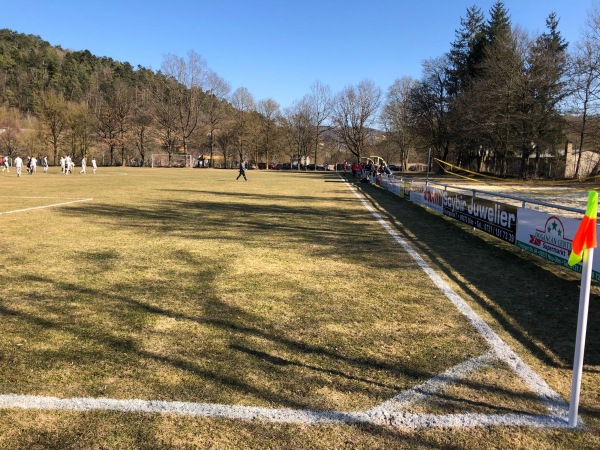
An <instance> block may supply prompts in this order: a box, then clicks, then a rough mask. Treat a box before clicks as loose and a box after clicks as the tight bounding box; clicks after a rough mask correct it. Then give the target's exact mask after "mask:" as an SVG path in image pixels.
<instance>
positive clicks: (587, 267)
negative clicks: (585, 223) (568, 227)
mask: <svg viewBox="0 0 600 450" xmlns="http://www.w3.org/2000/svg"><path fill="white" fill-rule="evenodd" d="M593 260H594V249H593V248H589V249H587V250H586V251H584V253H583V269H582V271H581V289H580V291H579V314H578V316H577V339H576V341H575V358H574V360H573V382H572V384H571V399H570V402H569V426H570V427H576V426H577V412H578V410H579V393H580V391H581V375H582V372H583V353H584V349H585V335H586V332H587V317H588V309H589V304H590V285H591V280H592V263H593Z"/></svg>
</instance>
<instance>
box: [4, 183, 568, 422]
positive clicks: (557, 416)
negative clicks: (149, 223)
mask: <svg viewBox="0 0 600 450" xmlns="http://www.w3.org/2000/svg"><path fill="white" fill-rule="evenodd" d="M354 194H355V195H356V196H357V198H358V199H359V200H360V201H361V202H362V204H363V205H364V206H365V207H366V208H367V209H368V210H369V211H370V212H371V214H373V215H374V217H375V218H376V219H377V221H378V222H379V223H380V224H381V225H382V226H383V227H384V228H385V229H386V230H387V231H388V233H390V235H391V236H392V237H393V238H394V239H395V240H396V242H398V243H399V244H400V245H402V247H403V248H404V249H405V250H406V251H407V252H408V253H409V254H410V255H411V257H413V259H414V260H415V261H416V262H417V264H418V265H419V267H421V269H422V270H424V271H425V272H426V273H427V274H428V276H429V277H430V278H431V279H432V281H433V282H434V284H435V285H436V286H437V287H438V288H439V289H440V290H441V291H442V292H443V293H444V294H445V295H446V297H448V298H449V299H450V300H451V301H452V302H453V303H454V304H455V305H456V307H457V308H458V309H459V310H460V311H461V312H462V313H463V314H464V315H465V316H467V318H468V319H469V321H470V322H471V323H472V324H473V325H474V326H475V328H476V329H477V330H478V331H479V332H480V333H481V334H482V336H483V337H484V338H485V339H486V340H487V342H488V343H489V344H490V345H491V346H492V350H491V351H490V352H488V353H486V354H485V355H482V356H480V357H477V358H473V359H470V360H468V361H465V362H464V363H461V364H458V365H456V366H454V367H452V368H450V369H448V370H447V371H445V372H444V373H442V374H440V375H438V376H436V377H434V378H432V379H431V380H429V381H427V382H425V383H423V384H422V385H420V386H418V387H415V388H412V389H409V390H407V391H405V392H403V393H402V394H400V395H398V396H396V397H394V398H393V399H391V400H388V401H386V402H384V403H382V404H381V405H379V406H378V407H375V408H372V409H370V410H367V411H365V412H341V411H315V410H299V409H275V408H261V407H253V406H235V405H220V404H212V403H192V402H175V401H174V402H169V401H154V400H150V401H148V400H137V399H133V400H116V399H109V398H67V399H60V398H56V397H47V396H33V395H15V394H6V395H0V408H18V409H40V410H69V411H93V410H101V411H106V410H109V411H123V412H132V413H151V414H157V413H158V414H178V415H185V416H197V417H223V418H228V419H239V420H262V421H268V422H285V423H301V424H325V423H327V424H350V423H370V424H375V425H387V426H393V427H398V428H411V429H419V428H431V427H447V428H464V427H482V426H527V427H552V428H566V427H568V422H567V420H566V414H567V406H566V403H565V402H564V401H563V400H562V398H560V396H559V395H558V394H556V393H555V392H554V391H553V390H552V389H551V388H550V387H549V386H548V385H547V384H546V383H545V381H544V380H542V379H541V377H539V375H537V374H536V373H535V372H533V370H531V369H530V368H529V367H528V366H527V365H526V364H525V363H524V362H523V361H522V360H521V359H520V358H519V357H518V356H517V355H516V354H515V353H514V352H513V351H512V350H510V348H509V347H508V346H507V345H506V344H505V343H504V342H503V341H502V340H501V339H500V337H499V336H498V335H497V334H496V333H495V332H494V331H493V330H492V329H491V328H490V327H489V326H488V325H487V324H485V322H484V321H483V320H482V319H480V318H479V317H478V316H477V314H476V313H475V312H474V311H473V310H472V309H471V308H470V307H469V306H468V305H467V304H466V302H464V300H463V299H462V298H461V297H460V296H459V295H458V294H456V293H455V292H454V291H453V290H452V289H451V288H450V287H449V286H448V285H447V284H446V283H445V282H444V281H443V280H442V279H441V278H440V277H439V276H438V275H437V274H436V273H435V272H434V271H433V269H431V268H430V267H429V266H428V265H427V263H426V262H425V261H424V260H423V258H422V257H421V256H420V255H419V254H418V253H416V252H415V251H414V250H413V249H412V247H411V246H410V245H409V244H408V243H407V242H405V241H404V240H403V239H402V238H401V237H400V236H398V234H397V233H395V231H394V230H393V229H392V228H391V227H390V226H389V225H388V224H387V223H386V222H385V221H384V220H383V219H382V218H381V216H379V214H378V213H377V212H376V211H375V210H374V209H373V208H371V207H370V206H369V205H368V204H367V202H366V201H365V200H364V198H362V197H361V196H359V195H358V194H357V193H356V192H354ZM87 200H91V199H86V200H80V201H87ZM493 357H497V358H499V359H500V360H502V361H505V362H506V363H508V364H509V366H510V367H511V368H513V370H514V371H515V372H516V373H517V374H518V375H519V376H520V377H521V378H522V379H523V380H524V382H525V383H527V385H528V386H529V387H530V388H531V389H533V390H534V391H535V392H536V393H537V394H538V395H540V397H541V398H542V399H543V400H544V401H545V403H546V404H547V406H548V408H549V409H550V411H551V414H550V415H535V414H448V415H435V414H411V413H407V412H403V411H394V410H396V409H398V408H403V407H406V406H408V405H409V404H410V403H414V402H415V401H418V400H420V399H422V398H423V397H425V396H426V395H427V393H433V392H435V391H438V390H440V389H442V388H443V387H444V386H445V385H447V384H448V383H450V382H452V381H453V380H456V379H459V378H461V377H464V376H466V375H467V374H468V373H471V372H473V371H474V370H477V369H478V368H480V367H484V366H485V365H487V364H489V363H490V362H491V359H492V358H493Z"/></svg>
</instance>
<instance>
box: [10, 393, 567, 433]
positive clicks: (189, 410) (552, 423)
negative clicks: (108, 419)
mask: <svg viewBox="0 0 600 450" xmlns="http://www.w3.org/2000/svg"><path fill="white" fill-rule="evenodd" d="M0 408H13V409H38V410H66V411H121V412H130V413H149V414H177V415H184V416H194V417H222V418H227V419H238V420H250V421H251V420H262V421H266V422H280V423H300V424H350V423H370V424H374V425H389V426H394V427H398V428H412V429H418V428H430V427H451V428H457V427H481V426H490V425H511V426H532V427H559V428H560V427H566V426H567V424H566V423H565V422H564V421H562V420H556V419H554V418H552V417H549V416H541V415H526V414H505V415H485V414H448V415H434V414H410V413H387V412H382V411H376V412H341V411H315V410H308V409H307V410H297V409H271V408H260V407H255V406H233V405H219V404H214V403H191V402H168V401H157V400H153V401H146V400H115V399H110V398H68V399H60V398H56V397H43V396H33V395H0Z"/></svg>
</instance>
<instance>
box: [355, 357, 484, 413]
mask: <svg viewBox="0 0 600 450" xmlns="http://www.w3.org/2000/svg"><path fill="white" fill-rule="evenodd" d="M494 357H495V355H494V352H493V351H489V352H487V353H486V354H484V355H481V356H478V357H476V358H471V359H469V360H468V361H464V362H462V363H460V364H457V365H456V366H454V367H451V368H450V369H448V370H446V371H445V372H444V373H441V374H439V375H436V376H435V377H433V378H431V379H429V380H427V381H426V382H425V383H423V384H421V385H419V386H415V387H412V388H410V389H407V390H406V391H404V392H402V393H401V394H399V395H397V396H396V397H394V398H392V399H390V400H387V401H385V402H383V403H382V404H381V405H379V406H376V407H375V408H371V409H369V410H368V411H367V412H369V413H377V412H382V413H391V412H394V411H395V412H400V411H402V410H405V409H406V408H408V407H409V406H410V405H412V404H413V403H417V402H419V401H422V400H424V399H425V398H427V397H429V396H431V395H433V394H435V393H436V392H439V391H441V390H442V389H444V387H446V386H447V385H448V384H450V383H455V382H457V381H459V380H461V379H464V378H465V377H466V376H467V375H469V374H471V373H473V372H475V371H477V370H478V369H481V368H483V367H486V366H489V365H491V364H492V363H493V361H494Z"/></svg>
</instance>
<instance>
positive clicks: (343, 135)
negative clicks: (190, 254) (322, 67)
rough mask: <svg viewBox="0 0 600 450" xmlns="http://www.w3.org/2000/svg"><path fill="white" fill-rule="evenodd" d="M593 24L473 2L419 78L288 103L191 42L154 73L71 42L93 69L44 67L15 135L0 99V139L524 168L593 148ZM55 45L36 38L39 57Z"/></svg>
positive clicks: (258, 156) (599, 42)
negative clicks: (57, 71) (258, 92)
mask: <svg viewBox="0 0 600 450" xmlns="http://www.w3.org/2000/svg"><path fill="white" fill-rule="evenodd" d="M599 30H600V14H599V13H598V12H597V10H592V11H591V12H590V18H589V21H588V23H587V24H586V29H585V33H584V35H583V37H582V39H581V41H580V42H578V43H576V45H575V46H574V49H573V51H572V52H571V53H568V52H567V43H566V42H565V40H564V39H563V38H562V36H561V34H560V31H559V20H558V18H557V17H556V15H555V14H554V13H551V14H549V15H548V18H547V21H546V30H545V31H544V32H543V33H541V34H538V35H530V34H528V33H527V32H525V31H524V30H522V29H519V28H517V27H513V26H512V25H511V22H510V16H509V14H508V11H507V10H506V8H505V6H504V4H503V3H502V2H501V1H497V2H496V3H495V4H494V5H493V6H492V8H491V9H490V12H489V18H488V19H487V20H486V19H485V17H484V14H483V13H482V12H481V10H480V9H479V8H478V7H476V6H473V7H471V8H468V9H467V13H466V16H465V17H464V18H461V20H460V28H459V29H458V30H457V31H456V37H455V40H454V42H452V43H451V47H450V50H449V51H448V52H447V53H446V54H444V55H442V56H440V57H438V58H434V59H431V60H427V61H425V62H424V64H423V73H422V76H421V78H420V79H413V78H408V77H404V78H399V79H397V80H396V81H395V82H394V83H393V85H392V86H390V87H389V88H388V89H387V92H386V93H385V95H384V94H383V93H382V91H381V89H380V88H379V87H378V86H376V85H375V84H374V83H373V82H372V81H370V80H363V81H361V82H360V83H358V84H357V85H355V86H354V85H350V86H346V87H344V88H343V89H342V90H341V91H340V92H337V93H332V92H331V89H330V88H329V87H328V86H327V85H325V84H323V83H321V82H320V81H316V82H315V83H314V84H313V85H312V86H310V91H309V93H308V94H306V95H305V96H303V97H302V98H300V99H299V100H297V101H296V102H294V103H293V104H292V105H291V106H289V107H287V108H284V109H283V110H282V109H281V107H280V105H279V104H277V102H276V101H275V100H273V99H270V98H268V99H263V100H259V101H257V100H255V99H254V97H253V96H252V94H251V93H250V91H249V90H248V89H246V88H244V87H240V88H238V89H236V90H235V91H233V92H231V87H230V86H229V84H228V83H227V82H226V81H225V80H223V79H222V78H221V77H220V76H219V75H218V74H217V73H215V72H214V71H212V70H211V69H210V68H209V67H208V65H207V63H206V61H205V60H204V59H203V58H202V57H201V56H200V55H198V54H196V53H195V52H193V51H191V52H188V54H187V56H186V57H179V56H175V55H167V56H165V57H164V60H163V64H162V67H161V70H160V71H158V72H156V73H154V72H152V71H149V70H145V69H142V68H140V69H139V70H137V71H134V70H133V69H132V68H131V67H130V66H128V65H127V64H119V63H115V62H114V61H112V60H110V61H109V62H110V64H109V65H102V64H99V63H97V62H94V60H93V57H92V55H90V54H87V53H85V52H83V53H81V54H78V55H75V56H76V57H77V58H78V59H77V58H75V56H73V55H70V54H68V55H66V56H64V57H63V60H65V61H70V63H72V64H74V62H73V61H75V60H81V61H82V62H83V63H85V64H86V65H85V67H93V70H92V71H91V72H90V73H88V74H87V76H86V77H84V78H82V76H83V75H81V70H82V69H81V68H79V69H77V68H78V67H79V66H75V67H76V69H77V70H75V69H72V70H71V72H72V73H71V72H69V74H68V75H69V76H68V77H66V76H64V77H63V78H60V79H58V80H57V81H56V80H55V81H53V80H52V78H51V76H50V75H47V76H46V77H45V78H43V80H45V81H44V82H46V83H47V84H48V86H47V88H46V89H45V90H44V91H43V93H42V94H41V95H39V96H37V97H34V98H33V99H29V100H28V101H27V105H26V110H27V111H28V109H27V108H30V106H29V105H30V104H32V105H34V106H32V107H31V108H34V114H30V115H29V116H27V117H29V119H28V120H29V121H30V122H31V123H29V125H28V126H29V127H30V130H33V131H31V132H30V133H29V134H27V136H25V135H24V136H22V137H21V138H19V135H18V131H19V129H23V128H25V127H19V126H18V124H17V125H14V122H15V121H17V122H18V121H19V120H21V121H24V120H25V119H24V118H23V117H22V116H21V117H17V116H16V115H15V114H12V113H10V110H7V109H6V108H4V111H5V112H4V113H3V114H0V127H2V128H4V130H5V132H4V133H2V134H0V141H1V142H0V145H3V147H4V148H6V149H7V151H8V152H9V153H10V152H14V151H17V150H18V149H19V145H21V146H24V145H25V143H26V145H27V146H29V147H30V148H32V147H37V148H39V150H40V151H42V152H51V153H52V159H54V161H56V159H57V158H58V156H59V154H61V153H63V152H64V153H69V154H71V155H72V156H75V157H77V156H85V155H87V154H88V153H90V152H94V153H96V156H97V153H98V152H101V153H102V155H104V156H105V162H106V163H108V164H115V163H122V164H125V163H126V162H127V161H129V162H131V161H133V160H135V161H136V162H137V163H138V164H144V163H146V162H147V161H148V159H149V155H150V154H153V153H168V154H169V155H174V154H178V153H183V154H186V155H187V154H194V155H198V154H200V153H203V154H206V155H207V159H208V160H209V161H210V164H211V165H214V164H215V162H216V161H219V164H221V165H225V166H230V165H231V164H233V163H234V161H235V160H239V159H242V158H243V159H249V160H252V161H254V162H264V163H273V162H285V161H289V160H290V159H292V158H298V159H301V160H304V161H307V160H309V159H310V160H312V161H313V162H315V163H317V162H320V163H326V162H329V163H332V162H338V161H342V160H346V159H352V160H361V158H362V157H364V156H368V155H371V154H373V152H376V153H377V154H379V155H381V156H383V157H384V159H386V160H388V161H389V162H395V163H398V162H399V163H401V165H402V166H404V167H407V166H408V164H409V162H411V160H413V159H415V158H416V157H418V156H415V155H418V154H419V152H420V154H421V155H422V154H423V152H424V150H425V149H431V150H432V152H433V154H434V156H436V157H438V158H440V159H442V160H445V161H449V162H452V163H454V164H457V165H459V166H463V167H469V168H471V169H474V170H477V171H488V172H494V173H497V174H500V175H518V176H520V177H522V178H526V177H528V176H530V175H535V174H536V173H537V166H538V164H539V161H540V160H542V158H543V157H546V156H547V155H557V154H559V153H560V152H561V151H563V149H564V143H565V140H566V139H567V138H571V139H572V140H574V141H575V144H576V148H577V149H578V150H579V152H581V151H582V150H583V149H590V148H591V149H594V148H596V147H595V146H596V144H597V142H598V140H599V138H598V137H599V136H600V127H599V126H598V125H600V120H598V113H599V112H600V31H599ZM11 39H12V37H11ZM51 55H52V52H51V51H50V49H48V48H45V50H44V53H43V55H42V56H43V58H39V59H40V60H45V59H47V58H48V57H50V56H51ZM0 65H1V61H0ZM69 67H71V66H69ZM78 70H79V71H78ZM63 71H64V69H63ZM47 72H48V74H49V73H50V71H47ZM77 74H80V75H79V78H81V79H82V80H84V81H85V83H83V82H81V83H79V87H78V88H77V89H74V88H73V89H66V88H64V87H63V89H62V90H55V89H52V86H53V85H56V86H58V85H61V83H62V84H63V85H64V86H67V87H69V86H71V85H72V84H73V83H75V81H76V79H77V77H76V75H77ZM6 80H7V81H6V82H5V83H4V88H3V89H4V90H3V91H2V92H3V95H4V98H7V99H9V100H10V99H11V98H17V97H15V96H12V97H11V96H9V95H8V94H7V92H8V91H9V90H10V89H9V87H10V86H13V87H12V89H13V90H14V89H16V88H15V87H14V86H17V87H18V86H20V85H18V83H17V84H16V85H15V84H14V83H13V84H11V83H10V82H9V81H10V77H7V78H6ZM43 80H42V81H43ZM61 80H62V81H61ZM74 80H75V81H74ZM84 86H85V89H83V87H84ZM73 92H77V93H78V94H77V96H75V95H74V94H73ZM22 95H25V94H22ZM2 116H4V118H3V117H2ZM32 116H33V117H34V119H35V120H30V119H31V117H32ZM11 121H12V122H11ZM11 124H12V125H11ZM573 137H575V139H573ZM421 158H422V156H421ZM420 162H424V159H422V160H421V161H420ZM598 170H600V167H599V168H598ZM577 173H578V171H576V174H577Z"/></svg>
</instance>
